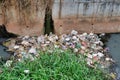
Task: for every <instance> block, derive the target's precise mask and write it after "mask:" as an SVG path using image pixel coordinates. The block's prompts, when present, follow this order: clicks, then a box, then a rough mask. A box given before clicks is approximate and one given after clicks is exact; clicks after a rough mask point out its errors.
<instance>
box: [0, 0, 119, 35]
mask: <svg viewBox="0 0 120 80" xmlns="http://www.w3.org/2000/svg"><path fill="white" fill-rule="evenodd" d="M5 1H6V2H1V4H0V24H5V25H6V26H7V30H8V31H10V32H13V33H17V34H20V35H39V34H42V32H43V26H44V17H45V8H46V4H45V1H46V0H5ZM48 1H50V2H51V1H52V0H48ZM48 4H49V2H48ZM6 5H7V6H6ZM52 17H53V20H54V27H55V31H56V33H57V34H61V33H69V32H70V31H71V30H72V29H75V30H78V31H79V32H91V31H92V32H95V33H102V32H107V33H109V32H120V22H119V21H120V1H119V0H54V3H53V6H52Z"/></svg>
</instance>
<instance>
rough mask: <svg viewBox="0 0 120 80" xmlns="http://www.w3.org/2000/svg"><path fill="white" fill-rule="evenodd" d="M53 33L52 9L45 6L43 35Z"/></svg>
mask: <svg viewBox="0 0 120 80" xmlns="http://www.w3.org/2000/svg"><path fill="white" fill-rule="evenodd" d="M51 32H52V33H54V22H53V19H52V9H51V8H50V7H49V6H47V7H46V10H45V21H44V34H48V35H49V34H50V33H51Z"/></svg>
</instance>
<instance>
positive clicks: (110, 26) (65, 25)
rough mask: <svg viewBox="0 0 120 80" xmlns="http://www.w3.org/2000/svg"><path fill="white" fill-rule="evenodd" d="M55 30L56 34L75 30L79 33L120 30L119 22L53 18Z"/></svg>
mask: <svg viewBox="0 0 120 80" xmlns="http://www.w3.org/2000/svg"><path fill="white" fill-rule="evenodd" d="M54 23H55V24H56V25H55V31H56V33H57V34H62V33H70V31H72V30H73V29H74V30H77V31H78V32H79V33H83V32H88V33H90V32H94V33H115V32H120V22H119V21H115V22H96V23H94V24H91V22H88V21H79V20H77V19H71V20H70V19H69V20H66V19H64V20H63V19H62V20H59V19H58V20H55V22H54Z"/></svg>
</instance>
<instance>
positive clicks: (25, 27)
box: [0, 0, 45, 35]
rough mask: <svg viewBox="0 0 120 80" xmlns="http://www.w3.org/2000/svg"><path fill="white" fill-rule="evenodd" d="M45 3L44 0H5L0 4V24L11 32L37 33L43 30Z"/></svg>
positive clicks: (22, 33) (21, 33)
mask: <svg viewBox="0 0 120 80" xmlns="http://www.w3.org/2000/svg"><path fill="white" fill-rule="evenodd" d="M44 5H45V4H44V3H43V0H3V1H2V2H1V4H0V24H5V25H6V26H7V30H8V31H9V32H13V33H16V34H20V35H36V34H41V33H42V31H43V25H44V17H45V6H44Z"/></svg>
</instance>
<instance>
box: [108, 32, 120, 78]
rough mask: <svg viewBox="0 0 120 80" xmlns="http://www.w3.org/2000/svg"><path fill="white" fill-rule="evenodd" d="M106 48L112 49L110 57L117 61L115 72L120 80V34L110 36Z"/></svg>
mask: <svg viewBox="0 0 120 80" xmlns="http://www.w3.org/2000/svg"><path fill="white" fill-rule="evenodd" d="M106 46H107V47H109V49H110V53H109V54H110V55H111V56H112V58H113V59H114V60H115V61H116V65H115V66H114V71H115V72H116V73H117V79H116V80H120V34H110V38H109V39H108V42H106Z"/></svg>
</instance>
